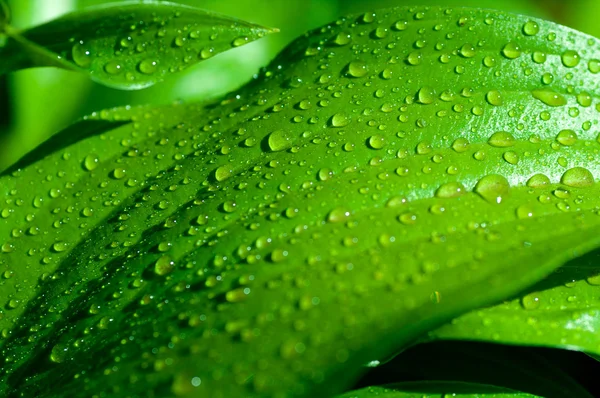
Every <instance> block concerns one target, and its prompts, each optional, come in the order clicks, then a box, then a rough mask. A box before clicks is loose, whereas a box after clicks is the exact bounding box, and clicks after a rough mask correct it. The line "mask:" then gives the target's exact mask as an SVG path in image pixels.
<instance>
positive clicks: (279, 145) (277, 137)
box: [267, 130, 292, 152]
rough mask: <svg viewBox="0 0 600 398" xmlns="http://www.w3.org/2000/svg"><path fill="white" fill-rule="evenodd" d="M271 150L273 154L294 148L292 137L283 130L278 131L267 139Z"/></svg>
mask: <svg viewBox="0 0 600 398" xmlns="http://www.w3.org/2000/svg"><path fill="white" fill-rule="evenodd" d="M267 144H268V145H269V149H270V150H271V151H273V152H279V151H284V150H286V149H288V148H291V146H292V139H291V137H290V135H289V134H288V133H287V132H285V131H283V130H276V131H273V132H272V133H271V134H269V136H268V138H267Z"/></svg>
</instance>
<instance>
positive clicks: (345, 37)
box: [333, 32, 352, 46]
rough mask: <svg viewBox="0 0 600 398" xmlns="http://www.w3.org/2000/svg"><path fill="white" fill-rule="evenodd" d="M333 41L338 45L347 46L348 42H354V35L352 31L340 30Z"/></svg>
mask: <svg viewBox="0 0 600 398" xmlns="http://www.w3.org/2000/svg"><path fill="white" fill-rule="evenodd" d="M333 42H334V43H335V44H337V45H338V46H345V45H346V44H350V43H351V42H352V36H351V35H350V33H347V32H340V33H338V34H337V35H336V36H335V38H334V39H333Z"/></svg>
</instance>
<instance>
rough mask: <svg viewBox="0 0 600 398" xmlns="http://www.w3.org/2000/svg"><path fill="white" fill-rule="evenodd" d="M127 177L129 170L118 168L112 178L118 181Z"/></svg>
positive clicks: (113, 172)
mask: <svg viewBox="0 0 600 398" xmlns="http://www.w3.org/2000/svg"><path fill="white" fill-rule="evenodd" d="M126 175H127V170H125V169H123V168H120V167H119V168H116V169H114V170H113V171H112V177H113V178H114V179H117V180H120V179H122V178H125V176H126Z"/></svg>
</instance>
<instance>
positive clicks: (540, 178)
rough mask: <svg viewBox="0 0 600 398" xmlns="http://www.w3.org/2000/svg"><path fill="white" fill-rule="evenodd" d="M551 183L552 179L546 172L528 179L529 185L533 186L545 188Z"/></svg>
mask: <svg viewBox="0 0 600 398" xmlns="http://www.w3.org/2000/svg"><path fill="white" fill-rule="evenodd" d="M548 185H550V179H549V178H548V177H547V176H545V175H544V174H535V175H533V176H531V178H529V180H527V186H528V187H531V188H543V187H546V186H548Z"/></svg>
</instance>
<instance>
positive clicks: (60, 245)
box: [52, 242, 69, 253]
mask: <svg viewBox="0 0 600 398" xmlns="http://www.w3.org/2000/svg"><path fill="white" fill-rule="evenodd" d="M68 247H69V244H68V243H67V242H55V243H54V244H53V245H52V250H53V251H55V252H57V253H60V252H64V251H65V250H67V248H68Z"/></svg>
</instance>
